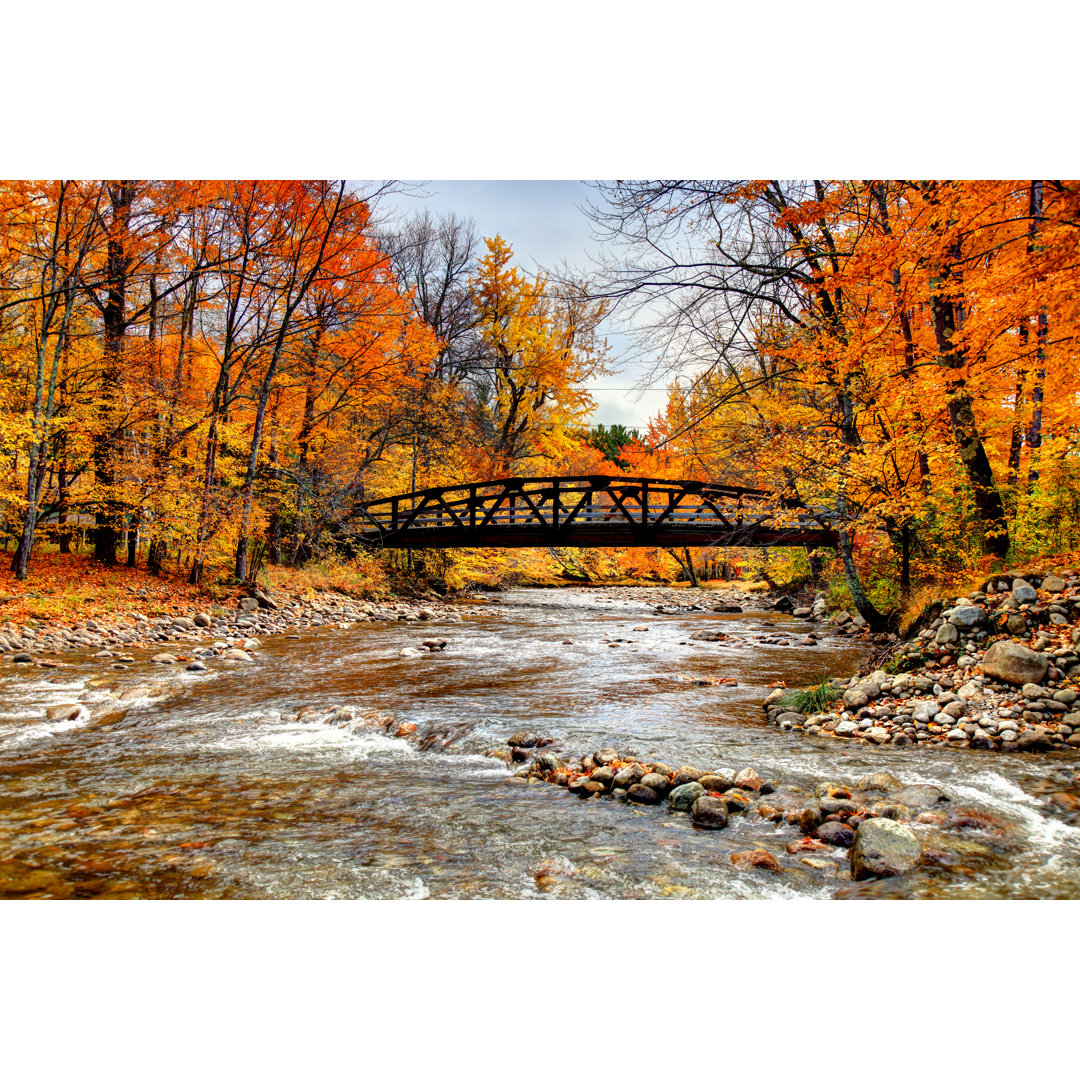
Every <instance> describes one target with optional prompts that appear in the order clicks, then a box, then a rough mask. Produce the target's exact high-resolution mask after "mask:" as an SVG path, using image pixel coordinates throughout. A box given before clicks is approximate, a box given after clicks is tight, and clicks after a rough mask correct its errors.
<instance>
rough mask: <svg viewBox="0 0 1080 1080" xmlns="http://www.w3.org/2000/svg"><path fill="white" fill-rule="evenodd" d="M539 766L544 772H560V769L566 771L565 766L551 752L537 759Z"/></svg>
mask: <svg viewBox="0 0 1080 1080" xmlns="http://www.w3.org/2000/svg"><path fill="white" fill-rule="evenodd" d="M536 764H537V766H538V767H539V768H540V769H542V770H543V771H544V772H558V771H559V770H560V769H565V767H566V766H565V765H563V763H562V762H561V761H560V760H559V759H558V758H557V757H556V756H555V755H554V754H552V753H551V752H550V751H548V752H545V753H543V754H541V755H540V756H539V757H538V758H537V759H536Z"/></svg>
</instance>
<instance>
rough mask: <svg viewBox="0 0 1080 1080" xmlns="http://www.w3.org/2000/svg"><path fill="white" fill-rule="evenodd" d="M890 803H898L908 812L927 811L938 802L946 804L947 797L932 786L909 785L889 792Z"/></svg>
mask: <svg viewBox="0 0 1080 1080" xmlns="http://www.w3.org/2000/svg"><path fill="white" fill-rule="evenodd" d="M889 801H890V802H894V803H899V804H900V805H901V806H906V807H908V809H910V810H929V809H930V808H931V807H933V806H937V804H938V803H940V802H948V801H949V797H948V795H946V794H945V792H944V791H942V790H941V788H939V787H935V786H934V785H933V784H910V785H909V786H908V787H904V788H900V789H899V790H894V791H892V792H890V799H889Z"/></svg>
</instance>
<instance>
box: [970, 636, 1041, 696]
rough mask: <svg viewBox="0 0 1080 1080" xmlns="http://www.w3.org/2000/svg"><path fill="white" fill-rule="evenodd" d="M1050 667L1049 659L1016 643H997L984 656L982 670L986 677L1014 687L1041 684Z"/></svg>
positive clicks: (1005, 641)
mask: <svg viewBox="0 0 1080 1080" xmlns="http://www.w3.org/2000/svg"><path fill="white" fill-rule="evenodd" d="M1049 667H1050V661H1049V659H1048V658H1047V657H1046V656H1045V655H1044V654H1043V653H1037V652H1034V651H1033V650H1031V649H1029V648H1027V647H1026V646H1024V645H1021V644H1019V643H1018V642H1016V641H1008V640H1002V641H995V642H994V644H993V645H991V646H990V648H989V649H987V650H986V654H985V655H984V656H983V661H982V669H983V672H984V673H985V674H986V675H989V676H991V677H992V678H995V679H1001V680H1002V681H1003V682H1008V683H1012V684H1013V685H1014V686H1023V685H1024V683H1041V682H1042V681H1043V679H1044V678H1045V677H1046V672H1047V669H1048V668H1049Z"/></svg>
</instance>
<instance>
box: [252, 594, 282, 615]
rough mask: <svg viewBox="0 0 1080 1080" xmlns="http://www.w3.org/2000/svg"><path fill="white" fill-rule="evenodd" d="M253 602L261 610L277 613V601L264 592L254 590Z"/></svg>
mask: <svg viewBox="0 0 1080 1080" xmlns="http://www.w3.org/2000/svg"><path fill="white" fill-rule="evenodd" d="M255 602H256V603H257V604H258V605H259V607H261V608H267V609H269V610H270V611H277V609H278V606H277V601H276V600H274V599H273V597H271V596H270V595H269V594H268V593H267V592H266V591H265V590H263V589H255Z"/></svg>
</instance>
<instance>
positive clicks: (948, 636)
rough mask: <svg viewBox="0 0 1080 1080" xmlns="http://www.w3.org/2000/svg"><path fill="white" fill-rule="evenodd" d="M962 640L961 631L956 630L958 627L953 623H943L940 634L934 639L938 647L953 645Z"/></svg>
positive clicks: (939, 630) (939, 628) (939, 629)
mask: <svg viewBox="0 0 1080 1080" xmlns="http://www.w3.org/2000/svg"><path fill="white" fill-rule="evenodd" d="M959 640H960V631H959V630H957V629H956V626H955V625H954V624H953V623H951V622H947V623H943V624H942V625H941V626H940V627H938V632H937V634H936V635H935V637H934V641H935V643H936V644H938V645H951V644H953V642H955V641H959Z"/></svg>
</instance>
